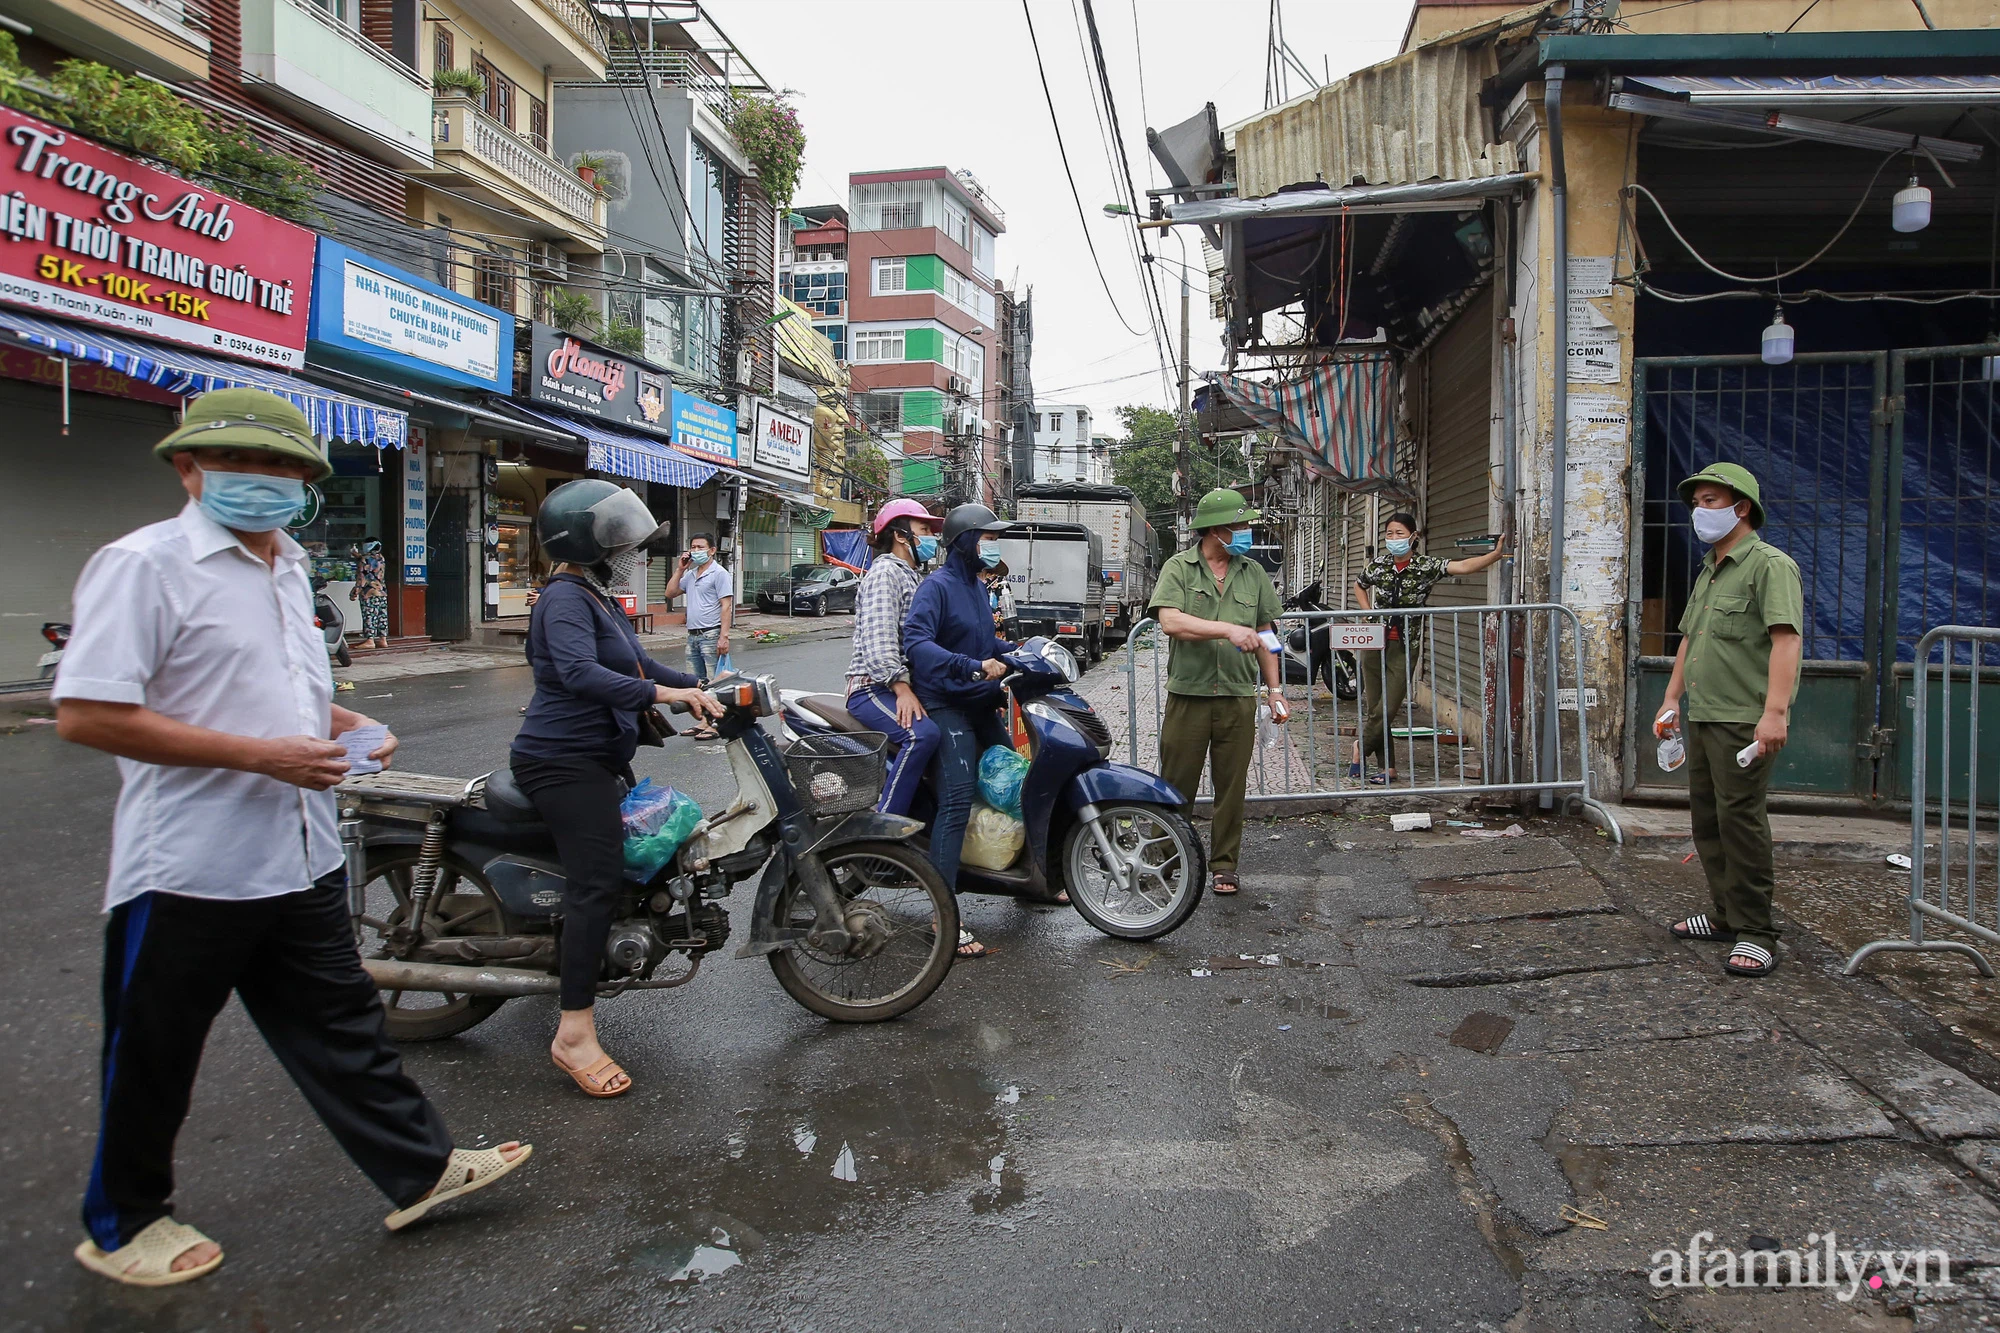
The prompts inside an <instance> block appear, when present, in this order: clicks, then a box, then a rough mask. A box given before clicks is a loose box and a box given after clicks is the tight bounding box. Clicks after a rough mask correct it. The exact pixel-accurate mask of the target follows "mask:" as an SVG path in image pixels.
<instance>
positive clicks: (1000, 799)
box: [979, 745, 1028, 819]
mask: <svg viewBox="0 0 2000 1333" xmlns="http://www.w3.org/2000/svg"><path fill="white" fill-rule="evenodd" d="M1027 776H1028V761H1027V760H1025V759H1023V758H1022V757H1021V756H1020V755H1019V754H1017V753H1015V752H1014V751H1013V750H1011V749H1009V748H1008V747H1006V746H1004V745H992V746H988V747H987V750H986V753H985V754H982V755H980V756H979V795H980V796H981V797H982V798H983V799H984V800H985V802H986V804H988V805H990V806H992V807H993V808H994V809H995V810H999V811H1002V812H1004V813H1006V814H1010V815H1012V816H1013V817H1014V818H1016V819H1019V818H1020V817H1021V783H1022V782H1024V781H1026V779H1027Z"/></svg>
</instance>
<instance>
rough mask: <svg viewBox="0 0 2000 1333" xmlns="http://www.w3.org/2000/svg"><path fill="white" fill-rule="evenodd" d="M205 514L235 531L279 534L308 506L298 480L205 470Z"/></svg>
mask: <svg viewBox="0 0 2000 1333" xmlns="http://www.w3.org/2000/svg"><path fill="white" fill-rule="evenodd" d="M196 503H198V504H199V505H200V506H201V512H202V513H204V514H207V515H208V516H209V517H210V518H212V519H214V520H215V521H216V522H217V523H220V524H221V525H222V526H223V527H225V528H228V529H230V530H231V531H232V532H275V531H277V530H278V529H279V528H282V527H284V526H285V525H286V524H287V523H289V522H291V521H292V520H293V519H295V518H297V517H298V516H299V511H300V510H301V509H304V508H305V507H306V484H305V483H304V482H303V481H300V480H299V479H298V478H297V477H267V476H265V475H264V474H263V473H261V472H210V471H209V470H208V469H207V468H203V469H202V470H201V499H200V500H199V501H197V502H196Z"/></svg>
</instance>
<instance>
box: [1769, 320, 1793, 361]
mask: <svg viewBox="0 0 2000 1333" xmlns="http://www.w3.org/2000/svg"><path fill="white" fill-rule="evenodd" d="M1791 359H1792V326H1791V325H1789V324H1787V323H1785V308H1784V307H1783V306H1779V307H1778V309H1777V311H1776V313H1774V314H1773V315H1772V316H1771V322H1770V324H1769V325H1768V326H1766V327H1765V329H1764V364H1765V365H1767V366H1782V365H1784V364H1785V363H1786V362H1787V361H1790V360H1791Z"/></svg>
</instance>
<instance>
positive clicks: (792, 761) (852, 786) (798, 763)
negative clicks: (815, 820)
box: [785, 731, 889, 815]
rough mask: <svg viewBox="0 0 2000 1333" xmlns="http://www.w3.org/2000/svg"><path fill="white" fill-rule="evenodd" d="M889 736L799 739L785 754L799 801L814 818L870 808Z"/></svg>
mask: <svg viewBox="0 0 2000 1333" xmlns="http://www.w3.org/2000/svg"><path fill="white" fill-rule="evenodd" d="M888 742H889V738H888V737H887V736H886V735H884V734H883V733H882V732H879V731H855V732H844V733H842V734H840V735H835V736H801V737H799V738H798V739H797V740H795V741H793V742H792V748H791V749H789V750H787V751H786V752H785V767H786V768H787V769H789V770H790V772H791V775H792V787H793V789H794V790H796V791H797V792H798V796H799V803H800V804H801V805H803V806H804V807H805V808H806V809H807V810H808V811H809V812H811V813H812V814H815V815H844V814H849V813H851V812H853V811H856V810H873V809H874V808H875V801H876V799H877V798H878V797H880V796H881V794H882V782H883V779H884V778H885V776H886V773H887V768H888V765H887V762H886V760H885V758H884V755H883V750H884V747H885V746H887V744H888Z"/></svg>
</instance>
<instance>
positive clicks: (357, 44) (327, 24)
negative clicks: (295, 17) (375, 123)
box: [282, 0, 430, 134]
mask: <svg viewBox="0 0 2000 1333" xmlns="http://www.w3.org/2000/svg"><path fill="white" fill-rule="evenodd" d="M282 2H283V3H288V4H290V5H291V7H292V8H293V9H295V10H297V11H298V12H300V13H301V14H304V15H306V16H307V17H308V18H310V19H311V20H312V21H313V22H315V23H317V24H319V26H320V27H321V28H322V29H324V30H325V31H326V32H327V33H328V34H329V35H330V36H332V37H333V38H334V39H335V40H337V41H342V42H345V43H347V45H348V46H350V47H352V48H353V49H355V50H356V51H359V52H361V53H362V54H363V55H365V56H367V57H368V58H369V59H370V60H372V61H373V62H374V63H375V64H377V65H379V66H381V67H382V68H384V69H386V70H388V71H390V72H391V73H392V74H395V75H396V76H397V77H398V78H401V79H403V80H405V81H406V82H408V83H411V84H414V85H415V86H416V87H419V88H423V89H426V90H428V89H429V87H430V81H429V80H428V79H426V78H424V76H423V75H421V74H419V73H417V72H416V71H415V70H413V69H411V68H410V67H409V66H408V65H405V64H404V63H403V62H402V61H400V60H398V59H396V57H395V56H393V55H391V54H389V52H387V51H384V50H383V49H382V48H381V47H379V46H377V45H375V43H373V42H371V41H369V40H368V39H367V38H366V37H363V36H362V35H361V34H360V33H359V32H357V31H356V30H355V29H353V28H350V27H348V26H347V25H346V24H345V23H342V22H341V21H340V20H339V19H337V18H335V17H334V16H333V15H331V14H329V13H327V12H326V11H325V10H324V9H322V8H320V7H319V6H318V5H316V4H314V3H313V0H282ZM423 124H424V123H423V121H422V120H421V119H420V120H418V121H417V123H416V124H415V125H412V126H410V127H409V128H410V129H412V130H415V131H416V132H417V133H418V134H422V133H423Z"/></svg>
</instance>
